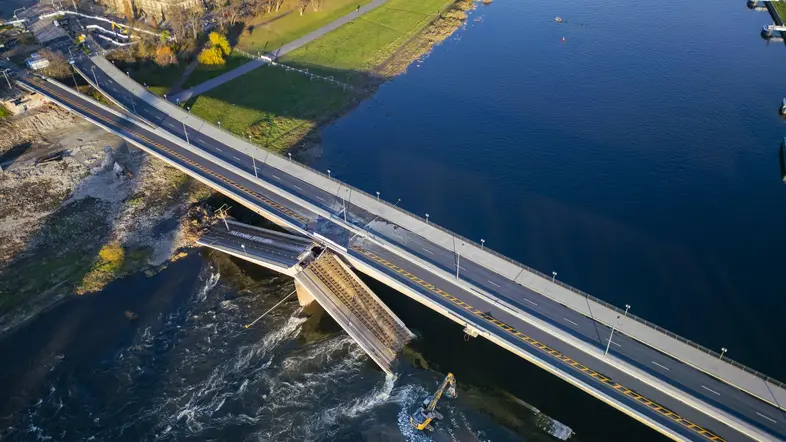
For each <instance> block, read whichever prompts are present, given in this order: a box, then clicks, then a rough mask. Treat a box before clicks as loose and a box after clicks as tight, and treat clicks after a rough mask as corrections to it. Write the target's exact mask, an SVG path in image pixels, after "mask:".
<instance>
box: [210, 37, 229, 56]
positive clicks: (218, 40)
mask: <svg viewBox="0 0 786 442" xmlns="http://www.w3.org/2000/svg"><path fill="white" fill-rule="evenodd" d="M208 39H209V40H210V45H211V47H213V48H220V49H221V52H223V53H224V55H229V53H230V52H231V51H232V49H231V48H230V47H229V41H227V38H226V37H224V36H223V35H221V34H219V33H218V32H211V33H210V35H208Z"/></svg>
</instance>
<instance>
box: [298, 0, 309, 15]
mask: <svg viewBox="0 0 786 442" xmlns="http://www.w3.org/2000/svg"><path fill="white" fill-rule="evenodd" d="M309 3H311V0H298V3H297V9H298V11H300V15H301V16H302V15H303V13H304V12H306V8H307V7H308V4H309Z"/></svg>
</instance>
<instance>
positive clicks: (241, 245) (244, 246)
mask: <svg viewBox="0 0 786 442" xmlns="http://www.w3.org/2000/svg"><path fill="white" fill-rule="evenodd" d="M240 247H242V248H243V253H245V254H246V256H248V252H247V251H246V245H245V244H240Z"/></svg>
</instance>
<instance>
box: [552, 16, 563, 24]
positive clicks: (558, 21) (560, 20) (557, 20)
mask: <svg viewBox="0 0 786 442" xmlns="http://www.w3.org/2000/svg"><path fill="white" fill-rule="evenodd" d="M554 21H555V22H557V23H562V22H564V21H565V20H563V19H562V17H556V18H554Z"/></svg>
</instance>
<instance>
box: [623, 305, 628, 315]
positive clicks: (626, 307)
mask: <svg viewBox="0 0 786 442" xmlns="http://www.w3.org/2000/svg"><path fill="white" fill-rule="evenodd" d="M628 310H630V304H625V314H624V315H623V316H628Z"/></svg>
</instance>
